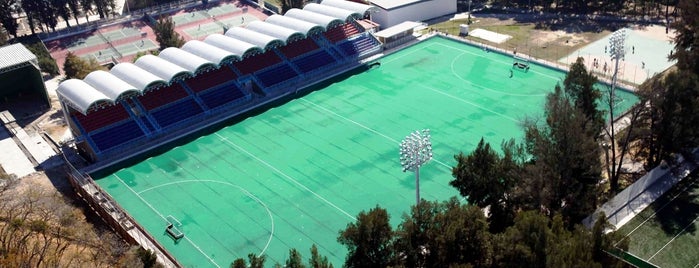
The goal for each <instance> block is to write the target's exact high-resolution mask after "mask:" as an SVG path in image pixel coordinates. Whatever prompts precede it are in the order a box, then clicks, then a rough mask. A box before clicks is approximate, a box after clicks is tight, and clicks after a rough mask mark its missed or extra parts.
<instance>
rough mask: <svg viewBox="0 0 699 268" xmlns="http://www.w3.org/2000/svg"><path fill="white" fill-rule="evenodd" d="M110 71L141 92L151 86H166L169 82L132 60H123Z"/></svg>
mask: <svg viewBox="0 0 699 268" xmlns="http://www.w3.org/2000/svg"><path fill="white" fill-rule="evenodd" d="M109 73H111V74H113V75H114V76H116V77H117V78H119V79H121V80H122V81H124V82H126V83H128V84H130V85H132V86H134V87H135V88H136V89H137V90H139V91H141V92H143V91H145V90H147V89H148V88H150V87H158V86H164V85H166V84H167V82H168V81H165V80H163V79H162V78H160V77H157V76H156V75H154V74H152V73H149V72H148V71H146V70H143V69H142V68H141V67H138V66H136V65H134V64H133V63H130V62H122V63H119V64H117V65H115V66H114V67H112V69H111V70H110V71H109Z"/></svg>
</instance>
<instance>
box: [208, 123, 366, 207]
mask: <svg viewBox="0 0 699 268" xmlns="http://www.w3.org/2000/svg"><path fill="white" fill-rule="evenodd" d="M215 134H216V136H218V137H219V139H221V141H223V142H225V143H228V144H230V145H231V146H233V147H235V148H236V149H237V150H238V151H241V152H243V153H245V154H247V155H249V156H250V157H252V158H254V159H255V160H257V161H258V162H260V163H262V164H263V165H265V166H267V168H269V169H271V170H273V171H274V172H276V173H277V174H279V175H282V176H283V177H284V178H286V179H287V180H289V181H291V182H293V183H294V184H296V185H298V186H299V187H301V188H303V189H304V190H306V191H308V192H309V193H311V194H313V195H315V196H316V197H317V198H318V199H320V200H322V201H323V202H325V203H326V204H328V205H330V206H331V207H334V208H335V209H337V210H338V211H340V212H342V214H345V215H346V216H347V217H349V218H350V219H352V220H354V221H356V220H357V218H355V217H354V216H352V214H349V213H347V211H345V210H343V209H342V208H340V207H338V206H337V205H335V204H333V203H332V202H330V201H329V200H327V199H325V198H324V197H323V196H321V195H319V194H318V193H316V192H314V191H313V190H311V189H309V188H308V187H306V185H303V184H302V183H300V182H299V181H297V180H296V179H294V178H292V177H291V176H289V175H287V174H286V173H284V172H283V171H281V170H279V169H278V168H276V167H275V166H273V165H272V164H270V163H267V161H265V160H262V159H261V158H259V157H257V155H255V154H253V153H251V152H249V151H248V150H245V149H244V148H243V147H240V146H239V145H237V144H235V143H233V142H232V141H230V140H229V139H228V138H226V137H224V136H221V134H218V133H215Z"/></svg>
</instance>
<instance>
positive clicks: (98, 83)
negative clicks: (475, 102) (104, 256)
mask: <svg viewBox="0 0 699 268" xmlns="http://www.w3.org/2000/svg"><path fill="white" fill-rule="evenodd" d="M334 2H336V0H325V1H323V2H322V3H320V4H308V5H307V6H305V7H304V8H303V9H292V10H290V11H288V12H287V13H286V14H285V15H284V16H281V15H272V16H270V17H269V18H268V19H267V20H265V21H255V22H251V23H249V25H247V26H246V27H245V28H242V27H233V28H231V29H229V30H228V31H226V32H225V34H212V35H210V36H208V37H207V38H205V39H204V40H203V41H198V40H192V41H189V42H187V43H186V44H185V45H184V46H183V47H182V48H174V47H171V48H167V49H165V50H163V51H162V52H161V53H160V55H159V56H153V55H146V56H143V57H141V58H139V59H138V60H137V61H136V62H135V63H119V64H117V65H116V66H114V67H113V68H112V69H111V70H110V71H109V72H106V71H95V72H93V73H91V74H89V75H88V76H87V77H86V78H85V79H83V80H77V79H70V80H67V81H64V82H62V83H61V84H60V85H59V87H58V90H57V93H58V96H59V100H60V101H61V105H62V108H63V113H64V116H65V118H66V121H67V122H68V125H69V127H70V129H71V132H72V134H73V136H74V137H75V139H74V141H75V145H76V147H77V149H78V152H79V153H80V154H81V155H83V156H84V157H85V158H87V159H89V160H90V161H92V162H97V163H98V165H96V166H104V165H110V164H111V163H114V162H115V161H116V160H120V159H123V158H125V157H129V156H133V155H136V154H139V153H142V152H144V151H145V150H148V149H149V148H154V147H156V146H159V145H161V144H163V143H164V142H168V141H171V140H174V139H177V138H180V137H182V136H184V135H186V134H187V133H192V132H194V131H197V130H199V129H202V128H204V127H206V126H209V125H212V124H215V123H217V122H220V121H223V120H225V119H227V118H230V117H232V116H235V115H237V114H240V113H242V112H245V111H248V110H251V109H254V108H255V107H259V106H261V105H263V104H265V103H268V102H271V101H274V100H276V99H279V98H282V97H285V96H288V95H290V94H295V93H297V92H298V91H299V90H302V89H303V88H305V87H308V86H310V85H312V84H315V83H317V82H320V81H322V80H325V79H328V78H330V77H332V76H334V75H335V74H339V73H342V72H346V71H349V70H351V69H353V68H355V67H357V66H359V65H360V64H361V60H362V59H365V58H367V57H370V56H372V55H375V54H378V53H380V52H381V51H382V47H381V45H380V43H379V42H378V40H377V39H376V38H375V37H374V36H373V35H371V34H370V33H368V32H365V31H363V29H362V27H360V26H359V25H358V24H357V20H360V19H364V18H368V14H369V12H370V11H371V10H372V9H374V7H371V6H368V5H363V4H357V3H351V4H347V5H344V6H343V8H338V7H335V6H333V5H332V3H334Z"/></svg>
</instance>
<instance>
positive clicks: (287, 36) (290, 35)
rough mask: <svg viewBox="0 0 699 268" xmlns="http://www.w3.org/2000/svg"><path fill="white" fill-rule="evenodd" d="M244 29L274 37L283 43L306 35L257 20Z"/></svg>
mask: <svg viewBox="0 0 699 268" xmlns="http://www.w3.org/2000/svg"><path fill="white" fill-rule="evenodd" d="M246 29H248V30H252V31H256V32H258V33H263V34H266V35H269V36H272V37H276V38H278V39H281V40H283V41H284V43H289V42H292V41H294V40H298V39H303V38H306V35H305V34H303V33H301V32H299V31H296V30H292V29H289V28H286V27H284V26H279V25H276V24H273V23H268V22H263V21H259V20H257V21H253V22H250V23H248V26H247V27H246Z"/></svg>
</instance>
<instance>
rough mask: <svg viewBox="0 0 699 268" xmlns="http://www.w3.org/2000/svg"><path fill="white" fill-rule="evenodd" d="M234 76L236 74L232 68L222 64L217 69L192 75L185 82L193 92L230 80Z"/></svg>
mask: <svg viewBox="0 0 699 268" xmlns="http://www.w3.org/2000/svg"><path fill="white" fill-rule="evenodd" d="M235 78H236V75H235V73H234V72H233V70H231V69H230V68H228V67H227V66H223V67H221V68H219V69H215V70H213V71H210V72H206V73H202V74H199V75H197V76H195V77H192V78H190V79H188V80H187V81H186V83H187V85H188V86H189V88H191V89H192V90H193V91H194V92H201V91H204V90H207V89H209V88H212V87H215V86H218V85H220V84H223V83H225V82H229V81H232V80H234V79H235Z"/></svg>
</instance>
